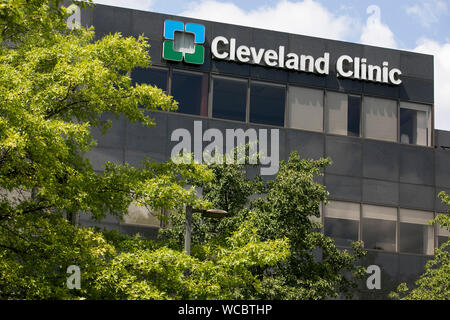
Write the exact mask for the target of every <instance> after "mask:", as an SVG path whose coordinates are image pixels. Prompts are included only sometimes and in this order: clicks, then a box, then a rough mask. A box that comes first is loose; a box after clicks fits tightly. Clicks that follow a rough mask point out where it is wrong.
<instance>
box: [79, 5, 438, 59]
mask: <svg viewBox="0 0 450 320" xmlns="http://www.w3.org/2000/svg"><path fill="white" fill-rule="evenodd" d="M95 7H99V8H101V7H105V8H107V7H109V8H114V9H118V10H125V11H131V12H141V13H147V14H153V15H158V16H161V17H165V18H166V19H167V18H177V19H182V20H189V21H193V22H197V23H204V22H207V23H213V24H221V25H226V26H233V27H238V28H244V29H251V30H257V31H263V32H272V33H278V34H280V35H288V36H298V37H304V38H309V39H311V40H326V41H330V42H335V43H341V44H350V45H357V46H366V47H371V48H374V49H383V50H388V51H395V52H403V53H407V54H413V55H418V56H426V57H431V58H432V59H433V60H434V55H432V54H426V53H419V52H414V51H409V50H407V49H394V48H387V47H380V46H374V45H369V44H364V43H358V42H351V41H344V40H336V39H330V38H321V37H316V36H309V35H304V34H299V33H290V32H284V31H278V30H273V29H263V28H257V27H250V26H245V25H239V24H233V23H226V22H220V21H215V20H204V19H198V18H193V17H187V16H180V15H175V14H169V13H160V12H154V11H146V10H139V9H130V8H123V7H117V6H111V5H104V4H97V3H96V4H95V6H94V7H93V8H92V9H95ZM87 10H89V8H87Z"/></svg>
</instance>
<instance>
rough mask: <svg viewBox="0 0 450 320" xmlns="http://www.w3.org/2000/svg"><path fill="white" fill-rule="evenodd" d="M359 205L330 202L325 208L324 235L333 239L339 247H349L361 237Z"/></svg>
mask: <svg viewBox="0 0 450 320" xmlns="http://www.w3.org/2000/svg"><path fill="white" fill-rule="evenodd" d="M359 208H360V206H359V204H357V203H350V202H341V201H329V202H328V204H327V205H325V206H324V234H325V236H327V237H332V238H333V239H334V241H335V243H336V245H337V246H344V247H349V246H351V243H352V242H353V241H357V240H358V235H359V210H360V209H359Z"/></svg>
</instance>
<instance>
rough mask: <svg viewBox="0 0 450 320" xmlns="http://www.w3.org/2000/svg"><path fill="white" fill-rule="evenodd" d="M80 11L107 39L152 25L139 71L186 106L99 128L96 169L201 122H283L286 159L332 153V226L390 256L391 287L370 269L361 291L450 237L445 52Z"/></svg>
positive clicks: (386, 265) (135, 222) (327, 224)
mask: <svg viewBox="0 0 450 320" xmlns="http://www.w3.org/2000/svg"><path fill="white" fill-rule="evenodd" d="M81 23H82V24H83V25H87V26H90V25H93V26H94V27H95V30H96V37H98V38H99V37H102V36H103V35H105V34H108V33H115V32H120V33H122V34H123V35H124V36H138V35H141V34H144V35H145V36H146V37H148V38H149V43H150V45H151V47H150V56H151V59H152V68H149V69H137V70H135V71H133V74H132V78H133V80H134V81H137V82H145V83H150V84H154V85H157V86H158V87H160V88H162V89H163V90H165V91H166V92H167V93H168V94H170V95H172V96H174V98H175V99H176V100H177V101H179V110H178V111H177V112H170V113H169V112H155V113H154V117H155V120H156V123H157V125H156V127H153V128H145V127H142V126H141V125H139V124H132V123H129V122H127V121H125V120H124V119H119V120H114V121H113V122H114V123H113V127H112V129H111V130H110V131H108V134H107V135H105V136H101V135H100V134H99V133H98V132H95V134H94V136H95V138H96V139H97V140H98V146H97V147H96V148H95V149H94V150H92V151H91V152H90V153H89V158H90V159H91V162H92V164H93V166H94V168H95V169H96V170H99V171H101V170H102V165H103V163H104V162H105V161H111V162H115V163H121V164H122V163H125V162H127V163H129V164H131V165H134V166H139V165H140V162H141V161H142V160H143V159H144V158H145V157H150V158H152V159H155V160H158V161H166V160H169V159H170V156H171V150H172V148H173V146H174V145H175V144H176V143H177V142H174V141H171V133H172V132H173V131H174V130H176V129H179V128H185V129H188V130H189V131H190V132H192V133H193V131H194V121H200V122H201V125H202V128H203V130H206V129H208V128H216V129H219V130H221V131H223V132H225V130H226V129H236V128H242V129H244V130H246V129H248V128H256V129H262V128H263V129H264V128H265V129H274V128H275V129H279V159H280V160H286V159H287V158H288V157H289V154H290V153H291V151H293V150H297V151H298V152H299V154H300V156H301V157H304V158H311V159H318V158H321V157H330V158H331V159H332V161H333V164H332V165H331V166H329V167H328V168H327V169H326V171H325V175H324V177H321V178H320V179H319V182H320V183H322V184H324V185H325V186H326V188H327V190H328V191H329V192H330V196H329V199H330V201H329V204H328V205H327V206H324V207H323V209H322V217H321V220H322V222H323V225H324V233H325V234H326V235H328V236H331V237H333V238H334V239H335V241H336V244H337V245H338V246H339V247H342V248H347V247H349V244H350V242H351V241H355V240H363V241H364V245H365V248H366V249H367V250H368V254H367V256H366V257H365V258H364V261H363V265H365V266H369V265H378V266H379V267H380V269H381V289H372V290H369V289H368V288H367V287H366V283H365V282H364V283H361V290H362V291H361V292H360V293H358V295H357V297H359V298H387V294H388V293H389V292H390V291H392V290H393V289H395V288H396V287H397V285H398V284H399V283H401V282H405V281H406V282H407V283H409V284H411V283H412V282H413V281H414V280H415V279H417V278H418V275H419V274H420V273H422V272H423V268H424V264H425V262H426V261H427V260H428V259H429V258H430V257H431V256H432V254H433V250H434V248H435V247H436V246H438V245H439V244H440V243H442V242H444V241H445V240H447V238H448V236H449V234H448V232H446V231H444V230H442V229H440V228H439V227H438V226H430V225H428V221H429V220H431V219H432V218H433V217H434V216H435V215H436V214H438V213H444V212H446V210H447V208H446V207H445V206H444V205H443V204H442V203H441V201H440V200H439V199H438V197H437V194H438V193H439V192H440V191H446V192H450V132H447V131H442V130H435V129H434V107H435V106H434V75H433V57H432V56H429V55H423V54H418V53H413V52H406V51H399V50H392V49H386V48H379V47H373V46H366V45H360V44H354V43H348V42H342V41H334V40H327V39H320V38H314V37H307V36H301V35H295V34H288V33H281V32H275V31H268V30H261V29H255V28H249V27H242V26H236V25H229V24H223V23H216V22H210V21H202V20H197V19H191V18H185V17H179V16H171V15H163V14H156V13H151V12H143V11H137V10H130V9H122V8H115V7H109V6H102V5H97V6H96V8H95V9H94V10H85V11H82V12H81ZM437 107H439V106H437ZM105 119H106V118H105ZM197 123H198V122H197ZM272 177H273V176H272ZM266 178H268V179H270V178H271V177H270V176H268V177H266ZM81 223H82V224H83V225H93V224H94V223H93V222H91V221H90V220H89V219H88V217H81ZM101 226H102V227H106V228H109V229H118V230H120V231H121V232H125V233H130V234H133V233H136V232H139V233H141V234H143V235H145V236H148V237H154V236H156V233H157V230H158V226H159V222H158V221H157V220H156V219H152V218H151V217H150V218H149V217H147V216H146V215H144V214H143V213H142V212H140V211H139V209H138V208H131V209H130V214H129V216H128V217H127V218H126V219H125V220H124V221H118V220H117V219H115V218H112V217H108V218H107V219H106V220H105V221H103V222H102V224H101Z"/></svg>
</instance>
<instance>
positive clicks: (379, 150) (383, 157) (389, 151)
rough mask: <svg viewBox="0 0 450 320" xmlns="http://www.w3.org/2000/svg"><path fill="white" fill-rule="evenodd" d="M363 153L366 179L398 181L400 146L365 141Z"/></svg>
mask: <svg viewBox="0 0 450 320" xmlns="http://www.w3.org/2000/svg"><path fill="white" fill-rule="evenodd" d="M362 153H363V156H362V158H363V176H364V177H368V178H375V179H383V180H391V181H398V178H399V151H398V144H394V143H387V142H382V141H371V140H364V142H363V151H362Z"/></svg>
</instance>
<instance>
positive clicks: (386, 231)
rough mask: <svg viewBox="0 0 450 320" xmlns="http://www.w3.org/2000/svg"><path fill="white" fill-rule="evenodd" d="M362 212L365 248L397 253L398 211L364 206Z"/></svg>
mask: <svg viewBox="0 0 450 320" xmlns="http://www.w3.org/2000/svg"><path fill="white" fill-rule="evenodd" d="M362 210H363V212H362V217H363V219H362V222H361V223H362V240H363V241H364V248H366V249H376V250H386V251H396V246H395V244H396V240H395V238H396V234H397V209H396V208H388V207H382V206H373V205H363V209H362Z"/></svg>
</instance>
